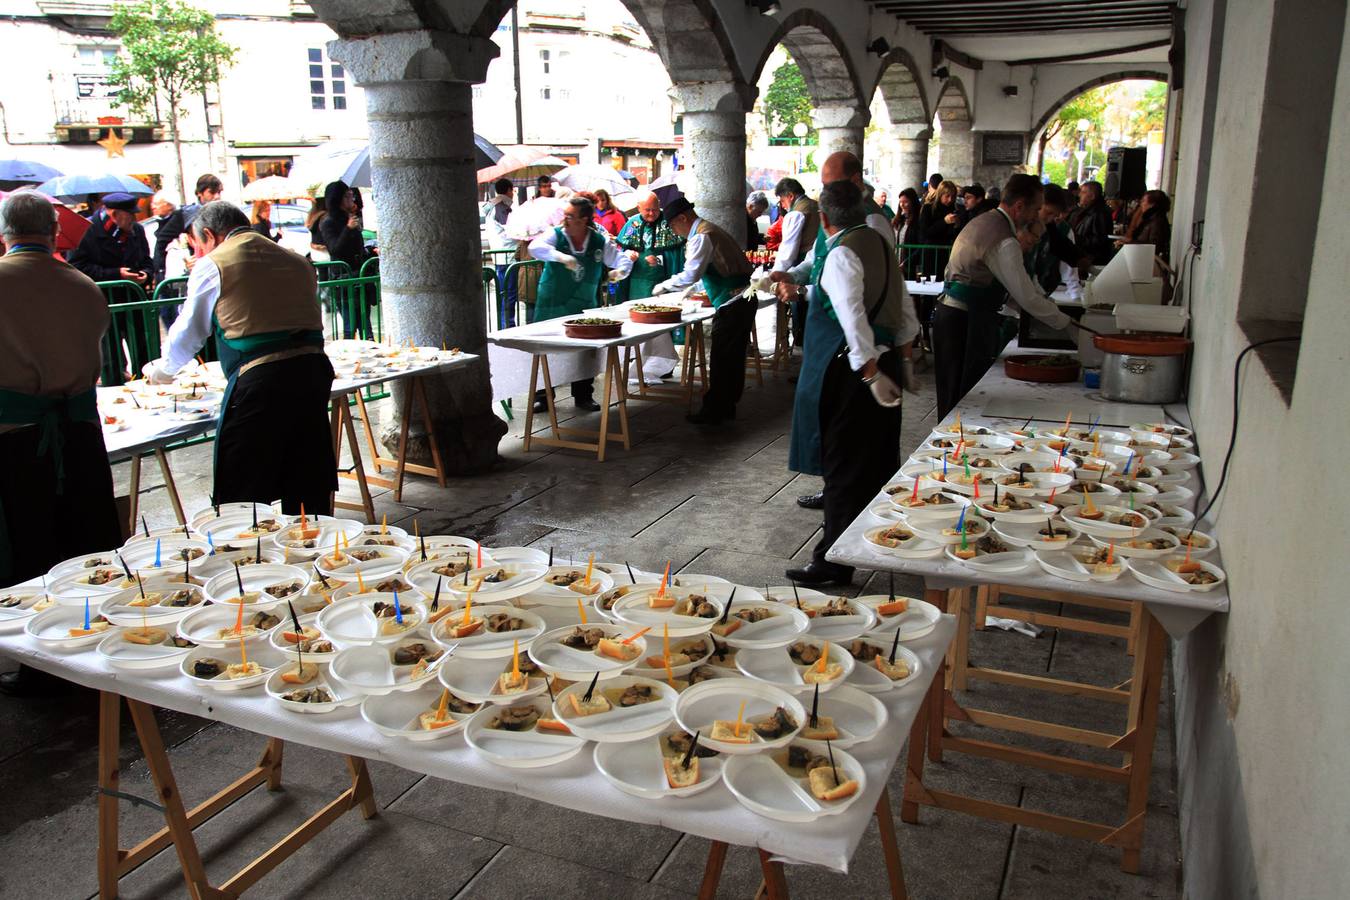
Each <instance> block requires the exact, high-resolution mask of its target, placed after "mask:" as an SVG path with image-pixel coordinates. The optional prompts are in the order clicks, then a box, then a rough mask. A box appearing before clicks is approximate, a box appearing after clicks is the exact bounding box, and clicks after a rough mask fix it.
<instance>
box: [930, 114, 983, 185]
mask: <svg viewBox="0 0 1350 900" xmlns="http://www.w3.org/2000/svg"><path fill="white" fill-rule="evenodd" d="M938 171H939V172H941V173H942V177H943V178H946V179H948V180H949V181H954V182H956V183H957V184H960V185H966V184H969V183H970V182H972V181H974V180H975V132H973V131H971V130H970V120H969V119H958V120H956V121H952V122H943V123H942V134H941V136H940V137H939V138H938Z"/></svg>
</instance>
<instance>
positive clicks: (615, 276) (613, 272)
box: [609, 269, 624, 284]
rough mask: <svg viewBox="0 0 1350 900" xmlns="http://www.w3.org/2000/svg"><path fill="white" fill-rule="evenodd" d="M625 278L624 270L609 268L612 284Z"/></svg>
mask: <svg viewBox="0 0 1350 900" xmlns="http://www.w3.org/2000/svg"><path fill="white" fill-rule="evenodd" d="M623 279H624V273H623V272H620V271H619V270H618V269H610V270H609V280H610V283H611V284H618V283H619V282H620V281H623Z"/></svg>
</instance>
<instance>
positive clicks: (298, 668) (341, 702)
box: [263, 652, 363, 715]
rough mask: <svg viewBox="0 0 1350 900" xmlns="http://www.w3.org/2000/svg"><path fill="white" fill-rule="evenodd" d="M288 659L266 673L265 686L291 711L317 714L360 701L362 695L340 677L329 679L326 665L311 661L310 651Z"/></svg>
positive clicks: (270, 693)
mask: <svg viewBox="0 0 1350 900" xmlns="http://www.w3.org/2000/svg"><path fill="white" fill-rule="evenodd" d="M302 656H303V660H302V658H301V657H297V656H296V654H295V653H294V652H292V653H291V654H290V658H289V660H287V661H286V662H283V663H282V664H281V665H280V666H278V667H277V668H276V669H274V670H273V671H272V674H271V675H269V676H267V681H266V682H264V684H263V689H264V690H266V691H267V696H269V697H271V698H272V699H273V700H275V701H276V702H277V703H279V704H280V705H281V706H282V707H283V708H285V709H289V710H291V711H292V712H298V713H306V714H310V715H316V714H319V713H327V712H333V711H334V710H338V709H342V708H343V707H345V706H355V705H356V704H358V703H360V702H361V698H362V696H363V695H362V694H361V693H360V692H359V691H355V690H352V689H351V688H349V687H347V686H346V685H345V684H342V683H341V682H339V681H338V680H337V679H334V678H329V677H328V673H327V671H326V670H325V668H324V667H323V666H321V665H319V664H317V663H316V662H315V661H313V660H311V659H310V657H309V654H308V653H305V654H303V655H302Z"/></svg>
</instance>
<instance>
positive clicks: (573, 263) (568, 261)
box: [561, 256, 581, 272]
mask: <svg viewBox="0 0 1350 900" xmlns="http://www.w3.org/2000/svg"><path fill="white" fill-rule="evenodd" d="M561 262H562V264H563V265H564V266H567V270H568V271H569V272H575V271H576V270H577V269H580V268H581V262H580V261H579V260H578V259H577V258H576V257H575V256H567V257H564V258H563V259H562V260H561Z"/></svg>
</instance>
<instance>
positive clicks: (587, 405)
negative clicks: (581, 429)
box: [572, 397, 600, 412]
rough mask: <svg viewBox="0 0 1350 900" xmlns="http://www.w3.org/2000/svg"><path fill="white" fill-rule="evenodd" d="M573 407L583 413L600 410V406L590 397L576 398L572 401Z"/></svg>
mask: <svg viewBox="0 0 1350 900" xmlns="http://www.w3.org/2000/svg"><path fill="white" fill-rule="evenodd" d="M572 405H573V406H575V407H576V408H577V409H579V410H581V411H582V412H595V411H596V410H597V409H599V408H600V404H599V403H596V402H595V401H594V400H592V399H591V398H590V397H576V398H574V399H573V400H572Z"/></svg>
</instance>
